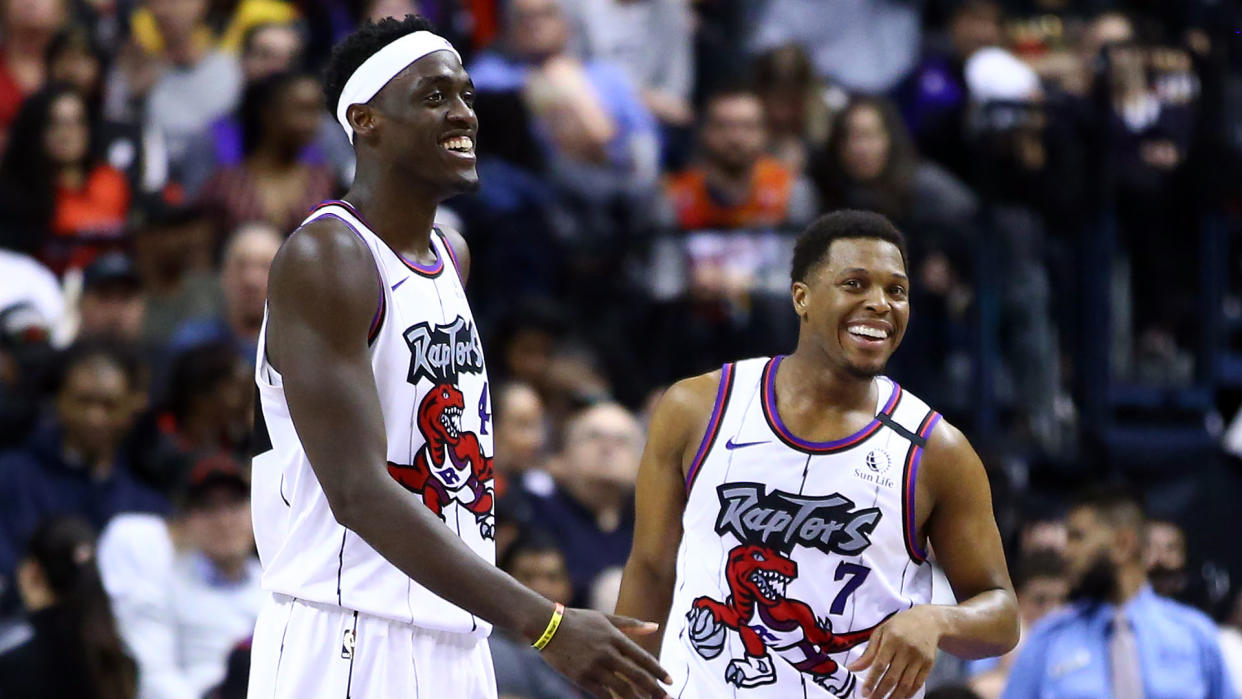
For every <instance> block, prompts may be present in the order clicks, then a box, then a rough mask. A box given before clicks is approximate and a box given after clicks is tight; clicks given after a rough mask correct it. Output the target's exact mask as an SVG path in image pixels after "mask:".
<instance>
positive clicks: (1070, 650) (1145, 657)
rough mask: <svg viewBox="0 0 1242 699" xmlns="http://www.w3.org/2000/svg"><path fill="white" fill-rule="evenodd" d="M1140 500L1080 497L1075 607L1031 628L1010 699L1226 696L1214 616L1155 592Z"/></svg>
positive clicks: (1108, 494)
mask: <svg viewBox="0 0 1242 699" xmlns="http://www.w3.org/2000/svg"><path fill="white" fill-rule="evenodd" d="M1144 525H1145V522H1144V520H1143V512H1142V509H1141V508H1140V507H1139V505H1138V503H1137V502H1136V501H1135V500H1134V499H1133V498H1131V497H1129V496H1127V495H1126V494H1124V493H1121V492H1118V491H1117V490H1116V489H1112V490H1101V491H1098V492H1093V493H1087V494H1085V495H1083V496H1081V497H1080V498H1079V499H1078V500H1077V503H1076V505H1075V506H1074V508H1073V509H1072V510H1071V511H1070V513H1069V517H1068V519H1067V530H1068V538H1067V541H1066V547H1065V558H1066V563H1067V568H1068V572H1069V576H1070V580H1071V584H1072V585H1073V587H1072V589H1071V594H1070V596H1071V599H1073V600H1074V601H1073V603H1072V604H1071V605H1070V606H1069V608H1067V609H1066V610H1064V611H1061V612H1057V613H1054V614H1051V615H1049V616H1047V617H1045V618H1044V619H1043V620H1042V621H1040V622H1039V623H1038V624H1037V625H1036V626H1035V628H1034V629H1033V630H1032V631H1031V633H1030V636H1029V637H1028V638H1027V639H1026V641H1025V643H1024V644H1023V646H1022V650H1021V651H1020V652H1019V654H1018V658H1017V660H1016V661H1014V664H1013V668H1012V669H1011V670H1010V674H1009V682H1008V684H1007V685H1006V687H1005V693H1004V695H1003V696H1004V699H1026V698H1028V697H1030V698H1035V697H1057V698H1058V699H1088V698H1089V699H1097V698H1098V699H1108V698H1109V697H1116V698H1117V699H1230V698H1233V697H1236V696H1237V695H1236V694H1234V692H1233V689H1232V687H1231V686H1230V682H1229V677H1228V675H1227V674H1226V669H1225V664H1224V660H1223V658H1222V655H1221V650H1220V645H1219V642H1218V640H1217V637H1218V632H1217V630H1216V625H1215V624H1213V623H1212V620H1211V619H1209V618H1208V617H1207V615H1205V614H1203V613H1202V612H1200V611H1199V610H1197V609H1194V608H1193V607H1189V606H1186V605H1184V604H1181V603H1178V602H1174V601H1173V600H1171V599H1167V598H1164V597H1160V596H1158V595H1157V594H1156V593H1155V592H1153V591H1152V589H1151V584H1150V583H1149V582H1148V580H1147V570H1146V566H1145V564H1144V561H1143V556H1142V553H1143V541H1142V540H1143V530H1144Z"/></svg>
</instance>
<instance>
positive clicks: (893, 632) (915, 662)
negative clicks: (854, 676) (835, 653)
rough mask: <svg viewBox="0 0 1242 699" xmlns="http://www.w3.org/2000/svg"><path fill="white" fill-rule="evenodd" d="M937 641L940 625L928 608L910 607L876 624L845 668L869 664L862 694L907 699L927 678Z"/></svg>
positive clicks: (853, 669) (854, 669)
mask: <svg viewBox="0 0 1242 699" xmlns="http://www.w3.org/2000/svg"><path fill="white" fill-rule="evenodd" d="M939 644H940V626H939V624H938V623H937V621H936V618H935V614H934V611H933V610H932V608H930V607H928V606H918V607H911V608H910V609H907V610H905V611H904V612H900V613H898V614H894V615H893V616H892V617H891V618H889V620H888V621H886V622H884V623H883V624H880V626H879V627H878V628H876V630H875V632H873V633H872V634H871V640H870V641H869V642H868V643H867V650H866V652H865V653H863V654H862V655H861V656H860V657H859V658H858V659H857V660H855V661H854V662H852V663H850V664H849V665H848V666H847V669H849V670H850V671H851V672H861V671H863V670H866V669H868V668H870V671H869V672H868V673H867V679H866V680H864V681H863V684H862V695H863V696H864V697H876V698H877V699H908V697H912V696H914V693H915V692H917V691H918V690H919V688H920V687H922V686H923V683H924V682H926V681H927V675H928V674H929V673H930V672H931V669H932V665H933V664H934V663H935V662H936V648H937V646H938V645H939Z"/></svg>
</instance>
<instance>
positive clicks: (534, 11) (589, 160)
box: [470, 0, 657, 249]
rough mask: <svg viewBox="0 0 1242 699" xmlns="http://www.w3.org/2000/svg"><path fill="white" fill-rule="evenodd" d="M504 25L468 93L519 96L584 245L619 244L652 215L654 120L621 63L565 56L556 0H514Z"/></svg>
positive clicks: (567, 29)
mask: <svg viewBox="0 0 1242 699" xmlns="http://www.w3.org/2000/svg"><path fill="white" fill-rule="evenodd" d="M506 19H507V26H506V32H505V39H504V42H503V44H502V45H501V48H499V49H497V50H488V51H484V52H482V53H480V54H479V55H478V56H477V57H476V59H475V60H474V62H473V63H472V64H471V66H470V75H471V78H472V79H473V80H474V84H475V87H476V89H478V91H479V92H480V93H514V92H518V93H520V94H521V95H522V99H523V101H524V104H525V106H526V108H527V109H528V110H529V112H530V114H531V115H532V117H533V121H534V125H533V131H534V134H533V136H534V137H535V138H537V139H538V140H539V142H540V143H541V144H542V145H543V148H544V150H545V151H546V153H547V158H548V160H549V168H548V176H549V178H551V180H552V182H553V184H554V186H555V187H556V190H557V192H558V193H559V195H560V196H561V197H562V199H564V200H565V202H566V203H567V204H568V205H569V206H570V207H571V210H572V215H574V216H575V218H576V220H577V223H578V230H577V231H576V234H577V235H579V236H581V237H582V238H583V239H584V244H585V242H586V241H601V240H618V239H624V238H625V237H626V236H627V235H628V234H630V233H632V232H633V231H634V228H635V227H636V226H638V225H640V224H639V223H638V221H637V220H636V219H642V217H643V216H644V215H649V213H650V209H651V206H650V204H651V199H650V198H651V197H652V196H654V193H655V186H656V175H657V139H656V133H655V121H654V120H653V119H652V117H651V114H650V113H649V112H648V111H647V109H646V107H645V106H644V105H643V103H642V100H641V99H640V98H639V96H638V93H637V91H636V89H635V88H634V86H633V85H631V84H630V82H629V80H628V78H627V77H626V75H625V72H624V71H623V70H622V69H621V68H620V67H619V66H617V65H615V64H613V63H610V62H608V61H604V60H600V59H588V60H586V61H579V60H578V59H576V58H574V57H573V56H572V55H571V54H570V53H569V47H570V42H571V38H572V34H571V25H570V23H569V21H568V19H567V18H566V17H565V14H564V11H563V10H562V8H561V6H560V3H559V1H558V0H514V1H513V2H512V3H510V5H509V11H508V14H507V17H506ZM597 249H598V246H597Z"/></svg>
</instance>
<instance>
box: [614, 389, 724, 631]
mask: <svg viewBox="0 0 1242 699" xmlns="http://www.w3.org/2000/svg"><path fill="white" fill-rule="evenodd" d="M719 383H720V372H719V371H714V372H712V373H710V374H704V375H702V376H696V377H694V378H690V379H685V380H683V381H679V382H677V383H676V384H674V385H673V386H672V387H671V388H669V389H668V391H666V392H665V393H664V395H663V396H662V397H661V398H660V401H659V403H658V404H657V405H656V408H655V411H654V413H653V415H652V417H651V427H650V429H649V430H648V432H649V433H648V437H647V446H646V448H645V449H644V450H643V457H642V462H641V464H640V465H639V469H638V487H637V492H636V504H635V507H636V508H637V517H636V519H635V522H636V524H635V529H634V544H633V547H632V548H631V549H630V557H629V560H628V561H626V564H625V574H624V576H623V577H622V579H621V593H620V596H619V597H618V598H617V613H618V614H624V615H626V616H631V617H635V618H638V619H652V620H655V621H656V622H658V623H659V624H660V626H661V627H663V626H664V625H665V623H666V622H667V621H668V610H669V606H670V605H671V604H672V602H673V585H674V583H675V581H676V578H677V548H678V546H679V545H680V544H681V534H682V532H681V517H682V512H683V510H684V508H685V504H686V469H687V468H688V467H689V464H690V462H691V460H692V459H693V458H694V450H695V448H696V447H697V445H698V439H700V438H702V436H703V433H704V431H705V430H706V429H707V423H708V421H709V420H710V419H711V412H712V404H713V402H714V401H715V397H716V391H717V387H718V385H719ZM639 643H640V644H642V645H643V646H644V647H646V648H647V650H649V651H651V652H652V653H657V652H658V651H659V645H660V637H659V636H658V635H650V636H645V637H642V638H641V639H640V640H639Z"/></svg>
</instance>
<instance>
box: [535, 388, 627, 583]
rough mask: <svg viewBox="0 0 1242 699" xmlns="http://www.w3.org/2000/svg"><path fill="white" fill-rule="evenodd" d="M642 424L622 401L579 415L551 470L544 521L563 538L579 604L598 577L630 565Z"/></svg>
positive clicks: (567, 430)
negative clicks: (551, 487) (553, 481)
mask: <svg viewBox="0 0 1242 699" xmlns="http://www.w3.org/2000/svg"><path fill="white" fill-rule="evenodd" d="M642 439H643V435H642V428H641V427H639V424H638V420H637V419H635V418H634V416H633V415H632V414H631V413H630V412H629V411H628V410H626V409H625V408H623V407H622V406H620V405H617V404H616V403H600V404H597V405H593V406H591V407H589V408H585V409H583V410H581V411H579V412H578V413H577V414H575V415H574V416H573V417H572V418H571V419H570V420H569V423H568V424H567V425H566V427H565V433H564V446H563V448H562V450H561V453H560V454H559V456H558V457H557V459H555V460H554V462H553V463H554V465H553V467H552V468H551V472H552V475H553V477H554V478H555V479H556V490H555V491H554V492H553V493H551V494H549V495H548V496H546V497H541V498H537V503H538V505H537V507H538V509H539V512H540V513H541V520H542V522H543V524H544V526H546V527H547V528H548V529H549V530H550V531H555V532H557V534H558V536H559V537H560V546H561V551H562V552H563V553H564V554H565V560H566V562H567V563H568V565H569V577H570V580H571V581H572V582H573V590H574V599H575V600H577V601H576V602H575V604H581V603H583V602H585V601H586V600H587V596H588V593H589V592H590V588H591V585H592V584H593V583H594V581H595V579H596V578H598V577H599V576H600V575H601V574H602V573H604V572H605V571H607V570H608V569H610V568H614V567H621V566H623V565H625V559H626V557H627V556H628V555H629V552H630V543H631V541H632V539H633V535H634V479H635V478H636V477H637V475H638V459H639V456H640V454H641V450H642Z"/></svg>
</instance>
